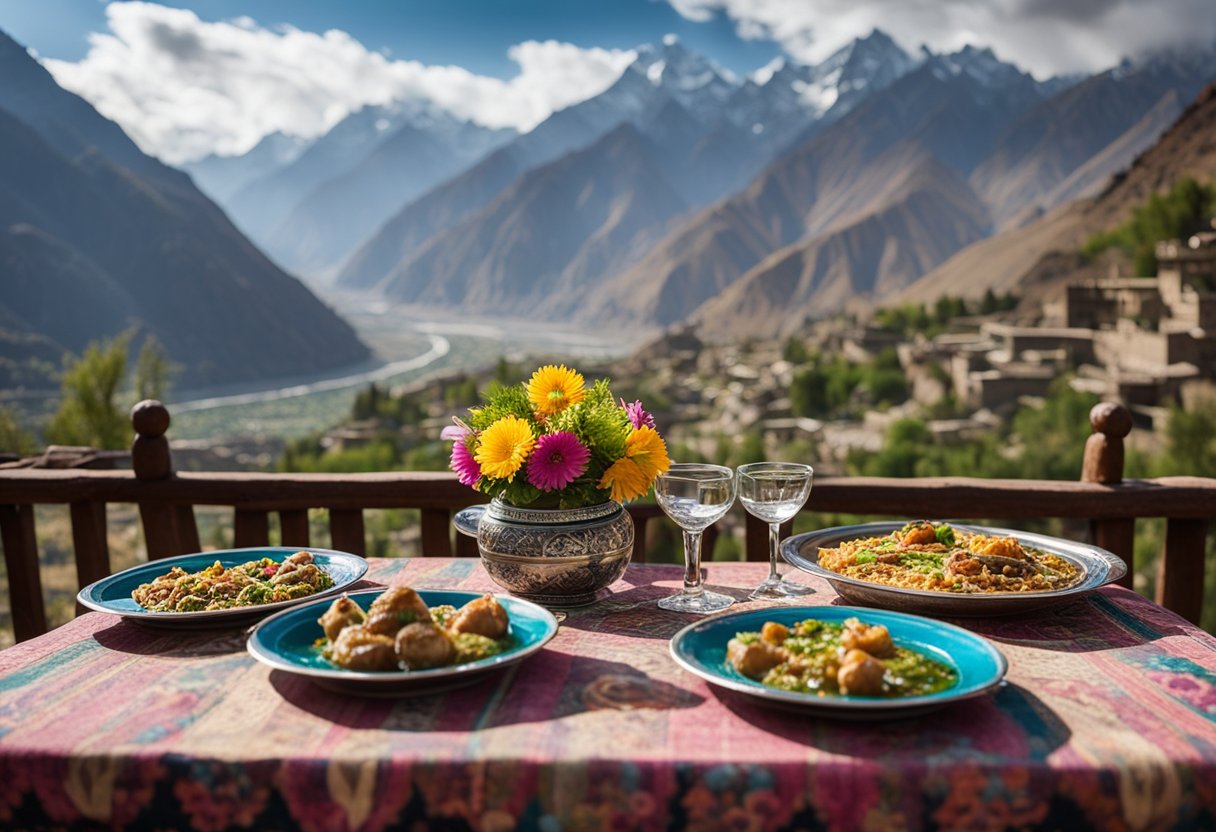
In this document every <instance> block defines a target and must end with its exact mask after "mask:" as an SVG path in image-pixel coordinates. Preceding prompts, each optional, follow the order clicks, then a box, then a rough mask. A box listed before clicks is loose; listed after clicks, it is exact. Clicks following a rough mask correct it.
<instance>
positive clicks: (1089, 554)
mask: <svg viewBox="0 0 1216 832" xmlns="http://www.w3.org/2000/svg"><path fill="white" fill-rule="evenodd" d="M904 525H905V523H904V522H903V521H884V522H880V523H862V524H860V525H856V526H835V527H832V528H829V529H821V530H819V531H815V532H807V533H805V534H797V535H794V536H793V537H789V538H787V539H785V540H784V541H782V543H781V556H782V557H783V558H784V559H785V560H786V562H787V563H789V564H790V565H792V566H796V567H798V568H799V569H801V570H803V571H804V572H809V573H811V574H812V575H818V576H819V577H821V578H824V579H826V580H827V581H828V583H830V584H831V585H832V588H833V589H835V590H836V594H837V595H839V596H840V597H841V599H843V600H844V601H846V602H848V603H850V604H860V605H862V606H866V607H881V608H884V609H890V610H897V611H900V612H908V613H919V614H921V615H934V616H944V617H947V618H949V617H962V618H966V617H973V616H994V615H995V616H1000V615H1016V614H1019V613H1023V612H1028V611H1030V610H1034V609H1039V608H1041V607H1046V606H1050V605H1053V604H1058V603H1061V602H1063V601H1067V600H1071V599H1073V598H1076V597H1077V596H1080V595H1084V594H1085V593H1088V592H1092V591H1093V590H1095V589H1098V588H1099V587H1102V586H1105V585H1106V584H1108V583H1111V582H1112V581H1117V580H1119V579H1120V578H1122V577H1123V576H1124V575H1125V574H1127V564H1125V563H1124V562H1123V561H1122V560H1121V559H1120V558H1119V557H1118V556H1117V555H1114V554H1112V553H1111V552H1108V551H1106V550H1105V549H1101V548H1099V547H1097V546H1091V545H1089V544H1086V543H1076V542H1074V541H1071V540H1062V539H1060V538H1058V537H1049V536H1047V535H1043V534H1035V533H1033V532H1022V531H1017V530H1015V529H1001V528H993V527H991V526H972V525H967V524H963V523H951V524H950V525H951V526H953V527H954V528H956V529H962V530H963V531H966V532H972V533H975V534H986V535H996V536H1002V537H1016V538H1017V539H1018V541H1019V542H1020V543H1022V544H1023V545H1024V546H1031V547H1033V548H1035V549H1041V550H1043V551H1045V552H1050V553H1052V554H1054V555H1059V556H1060V557H1062V558H1064V559H1065V560H1067V561H1069V562H1070V563H1072V564H1073V565H1074V566H1076V567H1077V568H1078V569H1080V570H1081V579H1080V580H1079V581H1077V583H1075V584H1073V585H1072V586H1068V587H1064V588H1063V589H1057V590H1051V591H1048V592H992V593H966V594H964V593H955V592H940V591H937V590H928V589H907V588H902V587H896V586H886V585H884V584H877V583H872V582H870V581H863V580H860V579H858V578H851V577H847V576H845V575H840V574H838V573H836V572H833V571H831V570H830V569H826V568H824V567H822V566H820V565H819V550H820V549H821V548H823V549H833V548H835V547H836V546H839V545H840V544H841V543H844V542H846V541H849V540H857V539H859V538H866V537H879V536H882V535H886V534H890V533H891V532H893V531H896V530H897V529H901V528H903V526H904Z"/></svg>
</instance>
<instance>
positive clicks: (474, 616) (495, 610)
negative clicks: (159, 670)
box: [448, 593, 507, 639]
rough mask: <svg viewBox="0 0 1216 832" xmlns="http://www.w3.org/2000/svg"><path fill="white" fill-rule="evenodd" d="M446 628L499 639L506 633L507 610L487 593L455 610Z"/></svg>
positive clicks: (455, 631)
mask: <svg viewBox="0 0 1216 832" xmlns="http://www.w3.org/2000/svg"><path fill="white" fill-rule="evenodd" d="M448 629H449V630H450V631H451V632H452V633H474V634H476V635H479V636H485V637H486V638H493V639H499V638H502V637H504V636H505V635H506V634H507V611H506V610H504V609H503V608H502V604H500V603H498V601H497V599H495V598H494V596H493V595H490V594H488V593H487V594H485V595H483V596H481V597H480V598H476V599H474V600H472V601H470V602H469V603H467V604H465V605H464V606H463V607H461V608H460V609H459V610H457V611H456V614H455V615H454V616H452V620H451V621H450V622H448Z"/></svg>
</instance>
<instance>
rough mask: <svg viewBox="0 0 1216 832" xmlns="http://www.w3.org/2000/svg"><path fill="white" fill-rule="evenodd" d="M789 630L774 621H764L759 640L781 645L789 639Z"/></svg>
mask: <svg viewBox="0 0 1216 832" xmlns="http://www.w3.org/2000/svg"><path fill="white" fill-rule="evenodd" d="M789 634H790V628H789V627H787V626H785V625H784V624H778V623H777V622H776V621H765V622H764V626H763V627H761V628H760V638H762V639H764V640H765V641H767V642H768V643H769V644H782V643H784V642H785V640H786V639H787V638H788V637H789Z"/></svg>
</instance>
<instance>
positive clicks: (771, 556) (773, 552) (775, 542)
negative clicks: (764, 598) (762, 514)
mask: <svg viewBox="0 0 1216 832" xmlns="http://www.w3.org/2000/svg"><path fill="white" fill-rule="evenodd" d="M780 548H781V524H780V523H769V524H768V579H769V580H770V581H779V580H781V576H780V575H778V574H777V550H778V549H780Z"/></svg>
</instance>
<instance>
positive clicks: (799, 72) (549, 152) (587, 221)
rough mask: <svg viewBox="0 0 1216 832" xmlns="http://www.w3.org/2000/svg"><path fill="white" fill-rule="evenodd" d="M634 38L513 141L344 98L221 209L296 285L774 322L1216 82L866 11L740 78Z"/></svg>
mask: <svg viewBox="0 0 1216 832" xmlns="http://www.w3.org/2000/svg"><path fill="white" fill-rule="evenodd" d="M636 53H637V54H636V58H635V60H634V61H633V62H632V63H631V64H630V65H629V66H628V67H627V68H626V69H625V70H624V72H623V73H622V74H621V76H620V77H619V78H618V79H617V81H616V82H615V83H613V84H612V85H611V86H610V87H609V88H608V89H607V90H605V91H604V92H603V93H601V94H599V95H597V96H594V97H592V98H590V99H588V100H586V101H582V102H580V103H577V104H575V105H572V106H570V107H567V108H565V109H563V110H560V111H558V112H555V113H553V115H551V116H550V117H549V118H548V119H546V120H545V121H543V122H542V123H541V124H540V125H538V126H537V127H536V128H535V129H533V130H531V131H530V132H527V133H524V134H520V135H508V134H503V133H497V134H493V135H488V134H487V133H486V132H485V131H484V130H483V131H481V132H478V128H475V127H474V126H472V125H468V124H464V125H463V127H462V128H460V132H457V133H454V132H453V131H454V130H457V127H455V126H454V125H453V124H452V123H451V121H450V120H447V121H445V120H444V119H441V118H434V117H433V113H432V114H431V116H430V118H431V121H430V122H429V123H427V124H420V123H419V120H418V116H417V112H418V109H417V107H415V108H414V109H412V110H411V109H410V108H398V110H396V111H394V112H393V113H392V114H386V113H384V112H380V111H375V112H371V113H367V112H360V113H356V114H354V115H352V116H351V117H350V118H348V119H347V120H346V121H344V122H342V123H341V124H339V125H338V126H337V127H335V128H334V130H332V131H331V132H330V134H328V135H326V136H323V137H322V138H320V139H319V140H317V141H316V142H315V143H314V144H312V146H311V147H309V148H308V149H307V150H306V151H304V152H303V153H302V154H300V155H299V156H298V157H297V158H296V159H295V160H294V161H291V162H290V163H288V164H286V165H283V166H280V167H279V168H278V169H276V170H272V171H271V172H269V173H268V174H265V175H263V176H261V177H259V178H257V179H256V180H253V181H252V182H250V183H249V184H248V185H246V186H245V188H244V189H243V190H241V191H235V192H232V194H231V195H230V196H229V197H227V198H226V199H227V201H226V202H225V204H226V205H227V207H228V208H229V210H230V211H231V213H232V215H233V216H234V217H235V218H236V220H237V222H238V224H241V225H242V227H244V228H246V229H247V230H249V231H250V233H251V234H252V235H253V236H254V238H255V239H257V240H262V241H264V242H265V244H266V246H267V248H268V250H269V251H270V253H271V254H272V256H274V257H275V258H276V259H277V260H278V261H279V262H282V263H285V264H287V265H289V266H291V267H295V268H298V269H299V270H300V272H301V274H303V275H304V276H305V277H306V278H307V279H310V280H320V281H324V282H330V283H332V285H334V286H336V287H337V288H340V289H357V290H361V291H370V292H372V293H374V294H376V295H379V296H381V297H383V298H384V299H386V300H388V301H391V302H400V303H410V304H418V305H421V306H433V307H442V308H446V309H450V310H460V311H464V312H471V313H481V314H485V313H494V314H510V315H513V316H525V317H532V318H542V319H554V320H575V321H579V322H582V323H585V324H587V325H590V326H605V325H630V326H632V327H663V326H668V325H671V324H674V323H677V322H681V321H699V322H704V323H710V322H712V324H713V326H712V329H713V331H715V332H718V333H721V334H722V335H724V336H733V335H746V334H752V333H756V332H771V331H774V330H776V331H782V330H789V329H792V328H794V327H797V326H798V325H800V323H801V322H803V321H805V320H806V319H808V318H814V317H819V316H822V315H826V314H830V313H832V312H834V311H836V310H839V309H841V308H845V307H847V306H854V305H857V304H861V305H863V306H864V305H868V304H873V303H877V302H882V301H884V300H885V299H888V298H891V297H894V296H896V295H898V294H899V293H900V292H902V291H904V290H905V289H906V288H907V287H909V286H911V285H912V284H914V283H916V282H917V281H918V280H921V279H922V278H923V277H924V276H925V275H926V274H928V273H930V272H933V271H934V270H935V269H937V268H938V267H939V266H941V265H942V264H943V263H946V262H947V261H949V260H950V259H951V258H952V257H954V256H955V255H956V254H958V253H959V252H963V251H966V250H969V249H970V248H971V247H973V246H975V245H976V244H978V243H982V242H983V241H984V240H987V239H989V238H992V236H993V235H997V236H998V237H1000V236H1003V235H1004V234H1007V233H1016V232H1018V231H1019V230H1020V229H1023V228H1027V227H1029V226H1031V225H1033V224H1034V223H1035V222H1037V221H1038V220H1039V219H1040V218H1042V217H1043V216H1045V215H1049V214H1051V213H1052V212H1053V211H1054V210H1055V209H1057V208H1058V207H1059V206H1062V205H1064V204H1066V203H1069V202H1071V201H1074V200H1077V199H1082V198H1086V197H1090V196H1093V195H1094V194H1095V193H1097V192H1098V191H1100V190H1101V189H1102V187H1103V186H1104V184H1105V183H1106V181H1107V180H1108V179H1109V177H1110V176H1112V175H1113V174H1115V173H1117V172H1118V171H1120V170H1122V169H1123V168H1125V167H1126V166H1127V165H1128V164H1130V163H1131V162H1132V160H1133V159H1135V158H1136V156H1137V155H1138V154H1140V153H1142V152H1143V151H1144V150H1145V149H1146V148H1148V147H1150V146H1151V145H1152V144H1153V142H1154V141H1156V139H1157V138H1158V137H1159V136H1160V135H1161V133H1162V132H1163V131H1165V130H1166V129H1167V128H1168V127H1169V125H1170V124H1171V123H1173V121H1174V120H1175V119H1176V118H1177V116H1178V114H1179V113H1180V112H1181V111H1182V109H1183V108H1184V107H1185V106H1186V105H1187V103H1188V102H1190V101H1191V100H1193V98H1194V97H1195V95H1196V94H1198V92H1199V91H1200V89H1201V88H1202V87H1203V85H1204V83H1205V82H1207V81H1209V80H1211V79H1212V78H1214V77H1216V49H1213V48H1195V49H1191V50H1187V51H1175V52H1163V53H1158V54H1154V55H1148V56H1144V57H1141V58H1139V59H1137V60H1134V61H1132V60H1129V61H1124V62H1123V63H1121V64H1120V65H1119V66H1116V67H1113V68H1112V69H1110V70H1108V71H1106V72H1102V73H1098V74H1096V75H1093V76H1089V77H1082V76H1074V77H1065V78H1050V79H1046V80H1038V79H1035V78H1033V77H1032V76H1030V75H1028V74H1027V73H1025V72H1023V71H1021V70H1020V69H1018V68H1017V67H1016V66H1013V65H1012V64H1009V63H1007V62H1004V61H1002V60H1000V59H999V58H998V57H997V56H996V55H995V54H994V53H993V52H992V51H991V50H988V49H978V48H975V47H970V46H968V47H964V48H963V49H961V50H959V51H957V52H955V53H951V54H934V53H932V52H930V51H929V50H927V49H923V48H922V50H921V51H920V52H919V53H917V54H908V53H907V52H905V51H904V50H903V49H902V48H901V47H900V46H899V45H897V44H896V43H895V42H894V41H893V40H892V39H891V38H890V37H888V36H887V35H886V34H884V33H883V32H881V31H877V30H875V31H874V32H872V33H871V34H870V35H868V36H866V37H864V38H860V39H858V40H856V41H854V42H852V43H850V44H849V45H848V46H846V47H845V48H843V49H841V50H840V51H839V52H837V53H836V54H834V55H832V56H830V57H829V58H828V59H827V60H825V61H823V62H822V63H820V64H818V65H814V66H807V65H800V64H797V63H794V62H791V61H786V60H782V61H777V62H775V63H774V64H772V65H770V66H768V67H765V68H764V69H763V70H761V71H758V72H756V73H754V74H753V75H752V76H751V77H748V78H744V79H740V78H737V77H735V76H734V75H732V74H731V73H729V72H726V71H724V70H722V69H720V68H719V67H717V66H716V65H715V64H713V63H712V62H711V61H709V60H707V59H706V58H704V57H703V56H700V55H698V54H696V53H695V52H693V51H692V50H690V49H688V48H687V47H685V46H684V45H683V44H682V43H680V42H679V41H677V40H676V39H674V38H670V37H669V38H666V39H664V41H663V42H662V43H660V44H655V45H648V46H643V47H640V48H638V49H637V50H636ZM373 123H374V124H378V125H379V126H380V128H381V129H380V133H382V134H384V135H383V136H382V137H380V138H378V139H377V138H374V137H371V132H372V131H371V130H370V128H369V127H368V125H369V124H373ZM386 125H387V127H386ZM438 129H442V130H445V131H448V134H449V135H464V136H466V137H469V138H468V144H467V145H462V144H461V142H460V141H452V140H446V141H443V142H439V143H438V144H439V145H441V146H443V147H444V148H446V149H447V152H448V154H449V155H448V156H446V157H444V160H445V161H443V162H441V161H440V160H439V159H438V157H435V156H433V155H431V154H433V153H434V149H433V144H434V143H431V142H428V141H427V140H426V139H427V137H428V136H430V135H433V134H434V132H435V131H436V130H438ZM352 136H358V137H361V138H360V139H359V141H358V142H355V141H353V140H352V138H351V137H352ZM396 145H400V147H401V148H402V149H401V150H399V151H395V152H393V151H390V148H392V147H394V146H396ZM458 146H459V147H461V148H463V150H462V151H461V152H462V153H463V155H462V156H461V158H460V159H459V160H458V159H456V158H455V156H456V155H458V154H457V153H456V151H455V148H457V147H458ZM339 147H340V148H343V150H342V152H341V153H338V152H337V151H335V148H339ZM352 148H354V149H352ZM338 157H340V158H338ZM356 157H358V159H357V160H356ZM335 159H338V160H337V161H335ZM371 160H382V161H374V162H373V161H371ZM419 160H423V163H422V164H419ZM322 169H325V170H326V171H327V175H326V176H322V175H321V170H322ZM388 170H393V171H396V174H397V177H398V178H397V179H395V180H394V179H392V178H391V177H390V176H389V175H388V174H387V173H385V171H388ZM423 170H425V171H426V172H427V173H431V174H435V173H436V172H437V171H441V172H442V175H431V176H427V175H425V173H423V172H421V171H423ZM371 171H380V173H378V174H375V175H373V174H372V173H370V172H371ZM323 179H324V185H320V184H319V183H321V181H322V180H323ZM407 180H408V183H407V184H402V183H406V182H407ZM372 181H375V182H378V183H381V184H384V183H390V182H391V183H392V187H391V188H389V187H385V188H382V189H381V190H379V191H374V190H372V189H371V188H370V185H369V183H370V182H372ZM305 192H309V193H311V197H306V196H303V194H304V193H305ZM390 192H391V193H390ZM254 193H256V194H258V199H260V200H261V203H260V204H261V206H262V207H261V208H258V209H257V210H256V211H253V214H251V213H250V211H251V210H252V209H251V207H250V206H251V205H253V203H252V202H251V201H250V200H251V198H252V197H251V195H252V194H254ZM216 196H217V198H220V199H221V200H224V199H225V197H224V196H223V195H222V194H220V193H218V192H217V193H216ZM365 202H366V204H364V203H365ZM288 203H292V204H291V205H288ZM270 206H277V207H274V208H272V207H270ZM327 210H328V214H326V211H327ZM254 215H256V219H255V218H254ZM272 229H273V230H272ZM339 237H340V238H341V239H340V240H338V239H337V238H339ZM327 240H332V241H333V244H332V245H330V244H329V243H328V242H326V241H327ZM322 248H324V249H325V251H324V253H318V250H319V249H322ZM951 291H953V292H954V293H955V294H958V293H959V290H958V289H954V290H951Z"/></svg>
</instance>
